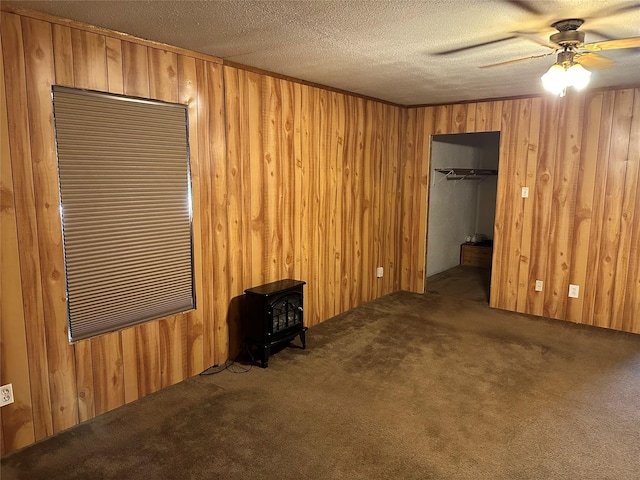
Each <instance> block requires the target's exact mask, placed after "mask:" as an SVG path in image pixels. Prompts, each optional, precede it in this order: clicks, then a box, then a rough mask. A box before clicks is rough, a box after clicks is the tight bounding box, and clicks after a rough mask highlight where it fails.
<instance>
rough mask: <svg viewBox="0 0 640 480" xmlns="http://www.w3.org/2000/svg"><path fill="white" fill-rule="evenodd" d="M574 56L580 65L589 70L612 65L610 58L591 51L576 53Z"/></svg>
mask: <svg viewBox="0 0 640 480" xmlns="http://www.w3.org/2000/svg"><path fill="white" fill-rule="evenodd" d="M574 58H575V59H576V61H577V62H578V63H579V64H580V65H582V66H583V67H586V68H588V69H591V70H601V69H605V68H610V67H612V66H613V62H612V61H611V60H609V59H608V58H606V57H603V56H602V55H598V54H597V53H593V52H584V53H577V54H576V56H575V57H574Z"/></svg>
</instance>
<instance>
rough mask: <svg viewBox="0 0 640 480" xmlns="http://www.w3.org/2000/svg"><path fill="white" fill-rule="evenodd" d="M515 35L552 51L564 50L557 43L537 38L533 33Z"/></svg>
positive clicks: (517, 33)
mask: <svg viewBox="0 0 640 480" xmlns="http://www.w3.org/2000/svg"><path fill="white" fill-rule="evenodd" d="M513 33H515V34H516V35H517V36H518V37H520V38H525V39H527V40H530V41H532V42H533V43H537V44H538V45H542V46H543V47H548V48H550V49H552V50H557V49H558V48H562V47H561V46H560V45H558V44H557V43H553V42H551V41H548V40H543V39H541V38H538V36H536V35H535V34H533V33H527V32H513Z"/></svg>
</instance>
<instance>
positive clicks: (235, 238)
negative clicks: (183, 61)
mask: <svg viewBox="0 0 640 480" xmlns="http://www.w3.org/2000/svg"><path fill="white" fill-rule="evenodd" d="M240 76H241V72H240V71H239V70H238V69H235V68H234V69H229V68H225V69H224V82H225V106H226V115H225V120H226V141H227V164H226V170H227V172H228V174H227V177H226V180H227V185H226V186H225V190H226V192H227V199H226V202H227V216H228V222H227V228H228V231H227V232H226V235H227V239H228V245H229V246H230V248H229V249H228V251H227V254H228V258H227V259H226V262H227V265H228V269H229V270H228V275H227V278H228V284H229V296H230V297H231V298H233V297H235V296H237V295H241V294H242V292H243V290H244V289H243V281H244V261H243V259H244V258H245V256H246V255H250V254H251V252H250V250H249V248H247V246H246V244H245V243H244V241H243V237H244V228H243V227H244V222H243V218H244V217H245V216H244V214H243V193H244V194H245V195H246V196H247V197H248V198H247V200H246V201H247V203H249V204H250V203H251V192H243V188H242V183H243V174H244V171H243V170H244V168H243V164H244V163H245V162H246V160H245V157H246V156H247V155H248V152H247V150H248V149H247V145H246V143H245V142H244V141H243V140H244V136H245V130H246V126H245V121H244V119H246V116H245V115H244V102H243V97H244V95H243V92H244V82H243V83H241V82H240ZM247 174H248V172H247ZM249 274H250V272H249ZM249 287H250V285H247V286H246V287H245V288H249ZM234 312H235V311H234ZM234 312H230V315H229V318H228V328H229V341H230V346H229V348H230V353H231V357H232V358H233V357H235V356H236V355H237V353H238V351H239V349H240V345H241V344H242V338H241V336H242V334H241V331H240V325H239V319H238V318H237V315H235V313H234Z"/></svg>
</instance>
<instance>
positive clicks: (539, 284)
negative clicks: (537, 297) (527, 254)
mask: <svg viewBox="0 0 640 480" xmlns="http://www.w3.org/2000/svg"><path fill="white" fill-rule="evenodd" d="M543 286H544V282H543V281H542V280H536V292H541V291H542V287H543Z"/></svg>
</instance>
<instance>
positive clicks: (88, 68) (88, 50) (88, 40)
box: [61, 29, 108, 91]
mask: <svg viewBox="0 0 640 480" xmlns="http://www.w3.org/2000/svg"><path fill="white" fill-rule="evenodd" d="M71 43H72V47H73V75H74V86H75V87H77V88H88V89H91V90H100V91H105V90H106V89H107V85H108V83H107V46H106V42H105V38H104V37H103V36H102V35H96V34H94V33H89V32H86V31H84V30H77V29H73V30H71ZM61 60H62V61H64V58H62V59H61Z"/></svg>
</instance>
